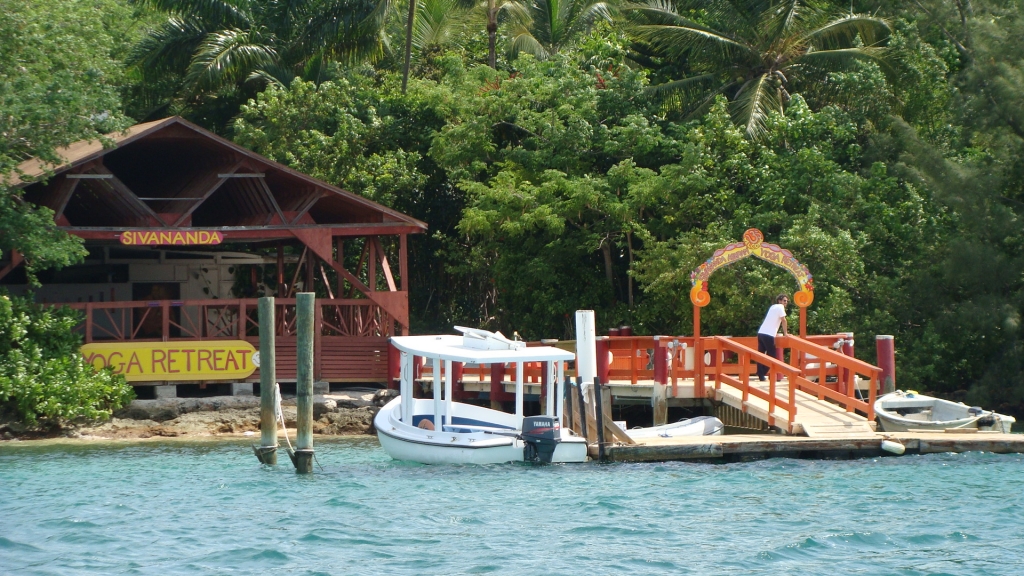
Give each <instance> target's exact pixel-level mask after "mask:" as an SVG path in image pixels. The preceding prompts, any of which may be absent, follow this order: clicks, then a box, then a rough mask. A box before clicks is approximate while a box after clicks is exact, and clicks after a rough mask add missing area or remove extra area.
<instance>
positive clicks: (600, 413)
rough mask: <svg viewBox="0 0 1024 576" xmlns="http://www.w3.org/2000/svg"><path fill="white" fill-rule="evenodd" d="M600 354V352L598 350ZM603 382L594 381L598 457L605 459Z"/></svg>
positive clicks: (601, 459)
mask: <svg viewBox="0 0 1024 576" xmlns="http://www.w3.org/2000/svg"><path fill="white" fill-rule="evenodd" d="M598 353H599V354H600V352H598ZM601 388H602V386H601V384H599V383H597V382H595V383H594V413H595V414H596V415H597V421H598V424H597V427H596V428H597V430H596V432H597V459H598V460H599V461H601V462H603V461H604V444H605V442H604V425H603V424H604V394H602V393H601V392H602V391H601Z"/></svg>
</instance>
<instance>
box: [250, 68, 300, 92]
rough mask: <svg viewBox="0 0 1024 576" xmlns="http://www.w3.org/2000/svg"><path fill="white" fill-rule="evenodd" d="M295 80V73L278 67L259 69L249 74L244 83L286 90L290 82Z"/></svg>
mask: <svg viewBox="0 0 1024 576" xmlns="http://www.w3.org/2000/svg"><path fill="white" fill-rule="evenodd" d="M294 79H295V73H294V72H291V71H289V70H287V69H285V68H283V67H280V66H268V67H267V68H261V69H259V70H255V71H253V72H252V73H251V74H249V77H248V78H246V79H245V81H246V83H254V84H263V85H265V86H276V87H278V88H282V89H284V88H288V86H289V85H290V84H291V82H292V80H294Z"/></svg>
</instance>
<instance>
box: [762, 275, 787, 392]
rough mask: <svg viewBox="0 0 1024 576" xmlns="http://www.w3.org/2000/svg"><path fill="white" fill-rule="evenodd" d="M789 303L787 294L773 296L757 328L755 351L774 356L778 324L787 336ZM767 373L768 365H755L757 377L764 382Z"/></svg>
mask: <svg viewBox="0 0 1024 576" xmlns="http://www.w3.org/2000/svg"><path fill="white" fill-rule="evenodd" d="M787 304H789V296H786V295H785V294H779V295H778V296H776V297H775V304H773V305H772V307H771V308H769V309H768V314H766V315H765V317H764V322H762V323H761V327H760V328H758V329H757V351H758V352H764V353H765V354H767V355H768V356H771V357H773V358H774V357H775V335H776V334H778V333H779V326H780V325H781V326H782V335H783V336H789V324H788V323H787V322H786V305H787ZM767 374H768V367H767V366H765V365H764V364H758V365H757V379H758V380H760V381H762V382H764V379H765V378H764V377H765V376H766V375H767Z"/></svg>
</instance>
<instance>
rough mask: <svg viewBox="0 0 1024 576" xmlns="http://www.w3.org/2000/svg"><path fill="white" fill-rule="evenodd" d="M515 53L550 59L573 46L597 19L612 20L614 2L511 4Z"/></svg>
mask: <svg viewBox="0 0 1024 576" xmlns="http://www.w3.org/2000/svg"><path fill="white" fill-rule="evenodd" d="M510 12H511V14H512V17H513V19H514V22H515V23H514V25H513V27H512V32H511V34H512V50H511V52H512V55H513V56H515V55H517V54H519V53H520V52H526V53H528V54H533V55H534V56H536V57H538V58H547V57H548V56H551V55H552V54H557V53H558V52H559V51H560V50H561V49H563V48H565V47H566V46H569V45H570V44H571V43H572V42H574V41H575V40H576V39H577V38H578V37H579V36H580V35H581V34H584V33H586V32H587V31H589V30H590V28H591V27H592V26H593V25H594V22H596V21H597V20H605V21H609V22H610V21H611V4H610V3H609V2H605V1H603V0H602V1H595V0H525V1H523V2H520V3H518V5H517V6H515V7H510Z"/></svg>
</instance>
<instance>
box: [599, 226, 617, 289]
mask: <svg viewBox="0 0 1024 576" xmlns="http://www.w3.org/2000/svg"><path fill="white" fill-rule="evenodd" d="M601 255H602V256H604V275H605V278H606V279H607V280H608V288H610V289H611V291H612V299H613V300H617V298H616V297H615V275H614V274H613V273H612V241H611V238H605V239H604V242H602V243H601Z"/></svg>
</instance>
